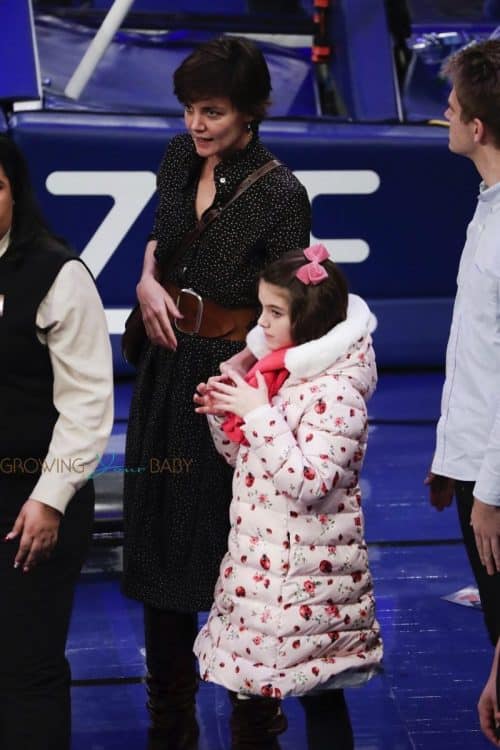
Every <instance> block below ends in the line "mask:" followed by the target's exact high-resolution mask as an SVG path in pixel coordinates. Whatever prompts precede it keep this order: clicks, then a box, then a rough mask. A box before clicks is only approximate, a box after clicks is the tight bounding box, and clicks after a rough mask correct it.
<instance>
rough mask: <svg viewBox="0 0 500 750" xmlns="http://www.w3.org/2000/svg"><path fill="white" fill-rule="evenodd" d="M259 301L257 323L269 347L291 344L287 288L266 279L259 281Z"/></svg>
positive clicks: (279, 347) (278, 347) (277, 347)
mask: <svg viewBox="0 0 500 750" xmlns="http://www.w3.org/2000/svg"><path fill="white" fill-rule="evenodd" d="M259 302H260V304H261V305H262V312H261V314H260V317H259V321H258V323H259V325H260V326H261V327H262V329H263V330H264V336H265V337H266V343H267V346H268V347H269V349H271V350H273V351H274V350H275V349H281V348H282V347H284V346H292V345H293V341H292V324H291V321H290V294H289V292H288V290H287V289H283V287H281V286H275V284H269V283H268V282H267V281H260V282H259Z"/></svg>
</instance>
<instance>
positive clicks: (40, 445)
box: [0, 240, 76, 473]
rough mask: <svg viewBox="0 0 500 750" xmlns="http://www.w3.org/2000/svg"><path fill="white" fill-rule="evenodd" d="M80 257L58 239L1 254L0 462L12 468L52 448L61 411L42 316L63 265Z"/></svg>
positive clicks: (44, 453) (41, 457) (34, 458)
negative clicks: (40, 334) (41, 336)
mask: <svg viewBox="0 0 500 750" xmlns="http://www.w3.org/2000/svg"><path fill="white" fill-rule="evenodd" d="M75 258H76V256H75V255H73V254H72V253H71V252H70V251H69V250H67V249H66V248H65V247H63V246H61V245H59V244H57V243H56V242H55V241H52V240H51V241H47V242H46V243H44V246H40V247H37V248H30V249H29V250H26V251H23V252H20V251H19V252H17V253H15V254H12V253H11V252H10V250H8V251H7V252H6V253H5V255H3V256H2V257H1V258H0V295H3V314H1V315H0V461H2V460H3V463H4V465H5V467H6V468H9V467H10V466H11V464H12V461H13V460H14V459H18V466H19V465H20V464H19V462H20V461H23V462H24V463H23V465H24V466H26V465H27V464H26V460H31V459H33V461H36V460H40V459H43V458H44V457H45V455H46V453H47V450H48V447H49V443H50V439H51V436H52V431H53V429H54V425H55V422H56V420H57V417H58V412H57V411H56V409H55V407H54V403H53V385H54V373H53V371H52V365H51V362H50V357H49V352H48V348H47V347H46V346H44V345H43V344H41V343H40V342H39V340H38V338H37V326H36V315H37V311H38V307H39V305H40V303H41V302H42V300H43V299H44V297H45V296H46V294H47V292H48V291H49V289H50V287H51V286H52V284H53V282H54V280H55V278H56V276H57V274H58V273H59V271H60V270H61V268H62V266H63V265H64V264H65V263H67V261H68V260H74V259H75ZM0 301H1V298H0ZM0 307H1V305H0ZM0 312H1V309H0ZM29 463H30V465H31V463H32V462H31V461H29ZM15 473H17V472H15Z"/></svg>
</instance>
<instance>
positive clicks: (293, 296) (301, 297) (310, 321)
mask: <svg viewBox="0 0 500 750" xmlns="http://www.w3.org/2000/svg"><path fill="white" fill-rule="evenodd" d="M308 262H309V261H308V260H307V258H306V257H305V255H304V251H303V250H292V251H291V252H289V253H286V254H285V255H283V256H282V257H281V258H279V260H276V261H275V262H274V263H271V264H270V265H269V266H267V267H266V268H265V269H264V270H263V271H262V272H261V274H260V276H259V279H262V281H267V283H268V284H274V285H275V286H280V287H283V288H285V289H287V290H288V292H289V294H290V321H291V325H292V339H293V342H294V344H296V345H298V344H305V343H306V342H307V341H312V340H313V339H319V338H320V336H324V335H325V333H328V331H330V330H331V329H332V328H333V327H334V326H336V325H337V324H338V323H341V322H342V321H343V320H345V319H346V316H347V300H348V294H349V290H348V287H347V281H346V279H345V277H344V274H343V273H342V272H341V271H340V269H339V268H338V266H336V265H335V263H334V262H333V261H331V260H324V261H323V262H322V263H321V265H322V266H323V267H324V268H325V269H326V270H327V271H328V278H326V279H324V280H323V281H321V282H320V283H319V284H316V285H315V286H313V285H312V284H309V285H306V284H303V283H302V281H300V280H299V279H298V278H297V277H296V275H295V274H296V272H297V271H298V269H299V268H300V267H301V266H303V265H304V264H305V263H308Z"/></svg>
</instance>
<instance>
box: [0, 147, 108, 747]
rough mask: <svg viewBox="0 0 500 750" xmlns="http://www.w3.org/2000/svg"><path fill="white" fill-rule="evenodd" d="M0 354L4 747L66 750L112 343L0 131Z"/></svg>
mask: <svg viewBox="0 0 500 750" xmlns="http://www.w3.org/2000/svg"><path fill="white" fill-rule="evenodd" d="M0 363H1V366H0V415H1V419H0V535H1V539H2V540H3V541H2V542H1V543H0V747H1V748H2V750H49V749H50V750H69V747H70V725H71V723H70V690H69V687H70V670H69V665H68V663H67V660H66V658H65V645H66V636H67V631H68V624H69V618H70V614H71V607H72V600H73V592H74V588H75V584H76V580H77V578H78V575H79V572H80V568H81V565H82V563H83V560H84V557H85V554H86V551H87V548H88V544H89V541H90V538H91V531H92V523H93V509H94V489H93V486H92V482H91V481H88V482H87V481H86V480H87V478H88V477H89V475H90V474H91V473H92V471H93V470H94V468H95V466H96V464H97V462H98V458H97V457H98V456H99V454H101V453H102V452H103V450H104V447H105V444H106V441H107V438H108V436H109V433H110V430H111V426H112V421H113V407H112V364H111V351H110V343H109V336H108V332H107V327H106V321H105V317H104V311H103V309H102V305H101V302H100V299H99V296H98V294H97V290H96V288H95V285H94V282H93V280H92V278H91V276H90V274H89V272H88V270H87V269H86V268H85V266H84V265H83V263H81V262H80V261H79V260H78V259H77V257H76V256H75V255H73V254H72V253H71V252H70V251H69V250H68V249H67V247H66V246H65V245H64V244H63V243H62V242H61V241H60V240H58V239H56V238H55V237H54V236H53V235H52V234H51V233H50V232H49V230H48V229H47V227H46V225H45V222H44V220H43V218H42V217H41V216H40V214H39V212H38V210H37V208H36V205H35V202H34V198H33V195H32V190H31V186H30V181H29V176H28V171H27V167H26V164H25V162H24V159H23V156H22V154H21V153H20V151H19V149H18V148H17V146H16V145H15V144H14V143H13V142H12V141H11V140H10V139H8V138H7V137H6V136H3V135H0Z"/></svg>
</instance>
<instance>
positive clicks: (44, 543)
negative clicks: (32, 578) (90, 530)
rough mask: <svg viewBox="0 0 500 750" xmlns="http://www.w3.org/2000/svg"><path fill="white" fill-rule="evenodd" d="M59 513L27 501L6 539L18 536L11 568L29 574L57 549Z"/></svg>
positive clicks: (42, 504) (31, 499)
mask: <svg viewBox="0 0 500 750" xmlns="http://www.w3.org/2000/svg"><path fill="white" fill-rule="evenodd" d="M60 522H61V514H60V513H59V511H58V510H56V509H55V508H52V507H51V506H50V505H45V503H42V502H40V501H39V500H35V499H34V498H30V499H29V500H27V501H26V502H25V503H24V505H23V507H22V508H21V510H20V511H19V515H18V517H17V518H16V521H15V523H14V526H13V528H12V531H10V532H9V533H8V534H7V536H6V537H5V541H6V542H10V541H11V540H12V539H16V538H17V537H19V536H20V537H21V540H20V542H19V548H18V550H17V554H16V557H15V560H14V567H15V568H19V567H20V566H22V568H23V572H24V573H28V572H29V571H30V570H31V569H32V568H33V567H34V566H35V565H37V564H38V563H39V562H40V561H41V560H46V559H47V558H48V557H50V555H51V553H52V550H53V549H54V547H55V546H56V542H57V536H58V534H59V524H60Z"/></svg>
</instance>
